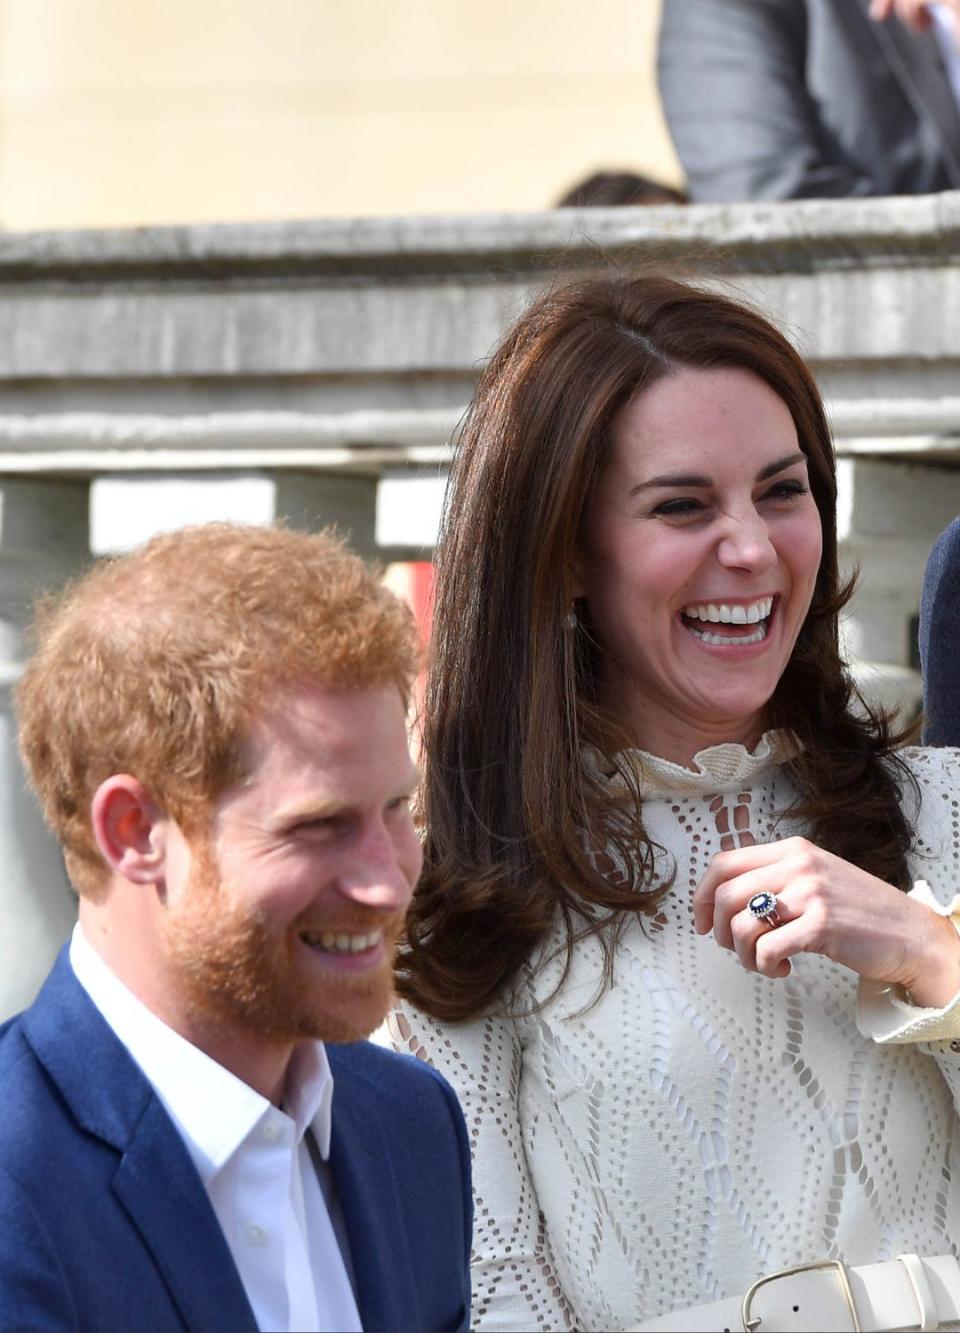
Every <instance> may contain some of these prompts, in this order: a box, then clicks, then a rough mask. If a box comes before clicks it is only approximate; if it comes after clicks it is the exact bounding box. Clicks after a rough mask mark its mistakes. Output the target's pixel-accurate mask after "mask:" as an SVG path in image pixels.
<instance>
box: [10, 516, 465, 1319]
mask: <svg viewBox="0 0 960 1333" xmlns="http://www.w3.org/2000/svg"><path fill="white" fill-rule="evenodd" d="M37 639H38V644H37V649H36V652H35V655H34V657H33V659H32V660H31V662H30V663H29V665H28V667H27V670H26V672H25V675H24V677H23V681H22V684H21V686H20V689H19V695H18V708H19V714H20V737H21V748H22V751H23V754H24V758H25V761H26V764H27V769H28V772H29V773H30V776H31V780H32V782H33V784H34V786H35V788H36V791H37V793H38V795H39V798H40V801H41V804H42V806H43V809H44V813H45V816H46V818H47V820H48V821H49V823H50V824H51V826H52V827H53V829H54V830H55V832H56V833H57V835H58V837H59V839H60V842H61V844H62V847H63V851H64V856H65V860H66V865H67V870H68V873H69V875H70V878H71V881H72V883H73V884H74V886H75V888H76V890H77V892H78V894H79V899H80V910H79V922H78V925H77V928H76V931H75V933H74V935H73V939H72V941H71V943H70V946H69V950H65V951H64V952H63V953H62V954H61V956H60V958H59V959H58V961H57V963H56V965H55V967H54V969H53V971H52V972H51V974H50V976H49V978H48V980H47V982H46V983H45V985H44V988H43V989H42V991H41V992H40V995H39V996H38V998H37V1000H36V1001H35V1003H34V1004H33V1006H32V1007H31V1008H30V1009H29V1010H27V1012H26V1013H24V1014H22V1015H20V1016H19V1017H18V1018H15V1019H13V1020H12V1021H11V1022H9V1023H8V1024H7V1025H5V1027H4V1028H2V1029H0V1106H2V1112H3V1113H2V1116H0V1328H11V1329H12V1328H16V1329H41V1328H43V1329H98V1330H112V1329H137V1330H140V1329H143V1330H147V1329H151V1330H152V1329H156V1330H160V1329H164V1330H168V1329H202V1330H218V1329H223V1330H238V1329H255V1328H258V1327H259V1328H260V1329H359V1328H361V1327H362V1328H365V1329H373V1328H378V1329H396V1328H404V1329H453V1328H466V1327H467V1322H468V1315H469V1310H468V1304H469V1287H468V1269H467V1264H468V1251H469V1243H470V1221H471V1218H470V1194H469V1180H468V1149H467V1143H466V1136H465V1132H464V1126H463V1119H462V1116H461V1114H460V1110H459V1107H458V1106H457V1104H456V1101H455V1099H454V1097H453V1094H452V1093H451V1092H450V1090H449V1088H448V1087H447V1085H446V1084H445V1083H444V1082H443V1081H442V1080H441V1079H440V1078H439V1076H438V1075H436V1074H435V1073H434V1072H433V1071H432V1070H431V1069H429V1068H428V1067H427V1066H425V1065H423V1064H420V1063H418V1062H417V1061H415V1060H412V1059H409V1058H401V1057H397V1056H393V1055H392V1054H388V1053H387V1052H385V1051H382V1050H380V1049H379V1048H377V1047H375V1046H373V1045H371V1044H369V1043H366V1042H363V1041H361V1040H359V1039H360V1038H363V1037H365V1036H366V1035H367V1034H368V1033H369V1032H370V1031H371V1030H372V1029H373V1028H374V1027H375V1026H376V1025H377V1024H378V1023H379V1022H380V1021H381V1019H382V1018H383V1017H384V1014H385V1012H386V1009H387V1007H388V1004H389V1001H390V998H391V990H392V988H391V975H392V961H393V949H394V942H395V940H396V937H397V933H398V931H399V929H400V926H401V924H402V921H403V917H404V911H405V909H406V906H407V903H408V900H409V897H410V894H411V892H412V889H413V886H414V883H415V881H416V879H417V876H418V874H419V870H420V860H421V857H420V847H419V843H418V840H417V836H416V833H415V830H414V827H413V823H412V819H411V814H410V798H411V795H412V792H413V790H414V786H415V783H416V771H415V770H414V768H413V766H412V764H411V760H410V757H409V753H408V750H407V743H406V732H405V701H406V699H407V696H408V692H409V689H410V686H411V683H412V679H413V673H414V669H415V664H416V649H415V646H414V637H413V630H412V626H411V622H410V618H409V616H408V614H407V612H406V611H405V610H404V608H403V607H401V605H400V604H399V603H398V602H397V601H395V599H394V598H393V597H392V596H391V595H390V594H389V593H388V592H386V590H385V589H383V588H382V587H380V585H379V584H377V582H376V581H375V580H374V578H373V577H372V576H371V574H370V573H369V572H368V571H367V570H366V568H365V567H364V566H363V565H362V563H361V562H360V561H359V560H357V559H356V558H355V557H353V556H352V555H350V554H348V553H347V552H346V551H345V550H344V549H343V548H342V547H341V546H340V545H339V544H338V543H336V542H335V541H333V540H332V539H330V538H329V537H326V536H322V535H321V536H306V535H303V534H297V533H294V532H288V531H277V530H270V529H255V528H240V527H232V526H229V525H212V526H210V527H202V528H195V529H187V530H185V531H182V532H180V533H176V534H174V535H172V536H165V537H160V538H157V539H156V540H154V541H153V542H151V543H150V544H148V545H147V546H146V547H144V548H142V549H141V550H140V551H138V552H135V553H134V554H132V555H130V556H127V557H123V558H120V559H118V560H116V561H113V562H110V563H107V564H103V565H101V566H99V567H97V568H95V569H94V570H93V572H92V573H90V574H89V575H88V576H86V577H85V578H84V579H82V580H80V581H79V583H77V584H76V585H75V586H74V587H72V588H70V589H68V590H67V592H66V594H65V595H64V597H63V598H62V599H61V601H60V602H59V604H56V605H55V606H53V607H52V608H50V609H48V610H47V611H46V612H45V613H44V614H43V615H42V617H41V619H40V622H39V625H38V629H37Z"/></svg>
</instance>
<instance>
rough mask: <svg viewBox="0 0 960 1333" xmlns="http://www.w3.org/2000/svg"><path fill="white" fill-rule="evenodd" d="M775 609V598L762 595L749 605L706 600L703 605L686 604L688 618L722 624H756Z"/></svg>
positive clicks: (685, 612) (684, 611) (685, 611)
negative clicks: (731, 604)
mask: <svg viewBox="0 0 960 1333" xmlns="http://www.w3.org/2000/svg"><path fill="white" fill-rule="evenodd" d="M772 610H773V598H772V597H761V598H760V600H759V601H757V602H750V603H749V604H748V605H747V606H727V604H726V602H706V603H704V604H703V605H702V606H699V605H698V606H685V607H684V608H683V614H684V615H685V616H686V617H687V619H688V620H712V621H713V622H714V623H715V624H721V625H756V624H757V623H758V622H759V621H761V620H766V618H767V616H769V614H770V612H771V611H772Z"/></svg>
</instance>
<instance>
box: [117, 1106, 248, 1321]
mask: <svg viewBox="0 0 960 1333" xmlns="http://www.w3.org/2000/svg"><path fill="white" fill-rule="evenodd" d="M113 1188H114V1191H115V1192H116V1194H117V1196H118V1198H119V1199H120V1200H121V1202H122V1203H123V1205H124V1207H125V1208H126V1210H127V1212H128V1213H129V1214H130V1217H131V1220H132V1221H133V1223H134V1225H135V1226H136V1228H137V1230H138V1231H139V1232H140V1234H141V1236H143V1239H144V1241H145V1242H146V1244H147V1247H148V1249H149V1250H150V1251H151V1253H152V1254H153V1257H154V1260H155V1262H156V1264H157V1267H158V1268H159V1269H160V1271H161V1272H162V1273H163V1276H164V1278H165V1280H166V1283H167V1286H168V1287H169V1288H170V1291H171V1293H172V1295H173V1298H174V1300H175V1302H176V1304H177V1306H178V1307H179V1309H180V1311H181V1313H182V1315H183V1318H184V1323H185V1324H186V1325H187V1327H188V1328H193V1329H203V1330H204V1333H206V1331H207V1330H210V1331H211V1333H220V1330H223V1333H228V1331H229V1330H235V1329H248V1330H255V1329H256V1327H257V1325H256V1321H255V1319H254V1317H253V1312H252V1310H251V1309H250V1305H249V1302H248V1301H247V1297H246V1293H245V1292H244V1290H243V1284H242V1283H241V1281H240V1276H239V1274H238V1272H237V1269H236V1265H235V1264H234V1262H233V1256H232V1255H231V1254H230V1251H229V1249H228V1247H227V1243H226V1241H225V1240H224V1236H223V1232H222V1231H221V1229H220V1224H219V1223H218V1221H217V1219H216V1216H215V1214H214V1211H213V1208H212V1207H211V1206H210V1202H209V1200H208V1198H207V1195H206V1192H205V1191H204V1189H203V1186H202V1184H201V1183H200V1180H199V1177H198V1176H197V1173H196V1171H195V1170H194V1166H193V1163H192V1162H191V1161H190V1158H189V1157H188V1155H187V1153H186V1150H185V1148H184V1146H183V1143H182V1142H181V1140H180V1136H179V1135H178V1133H177V1131H176V1130H175V1129H174V1127H173V1125H172V1124H171V1122H170V1119H169V1117H168V1116H167V1113H166V1112H165V1111H164V1109H163V1107H162V1106H161V1105H160V1102H159V1101H158V1100H157V1099H156V1098H155V1097H152V1098H151V1099H150V1102H149V1104H148V1106H147V1108H146V1110H145V1112H144V1114H143V1117H142V1118H141V1120H140V1122H139V1124H138V1125H137V1128H136V1132H135V1134H134V1136H133V1138H132V1139H131V1141H130V1144H129V1146H128V1148H127V1150H126V1152H125V1153H124V1155H123V1159H122V1161H121V1162H120V1166H119V1168H118V1170H117V1174H116V1176H115V1177H114V1180H113Z"/></svg>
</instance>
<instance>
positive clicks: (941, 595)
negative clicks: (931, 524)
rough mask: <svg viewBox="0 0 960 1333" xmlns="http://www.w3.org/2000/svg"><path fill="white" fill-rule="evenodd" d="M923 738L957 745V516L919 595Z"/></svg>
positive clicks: (959, 552)
mask: <svg viewBox="0 0 960 1333" xmlns="http://www.w3.org/2000/svg"><path fill="white" fill-rule="evenodd" d="M920 661H921V663H922V664H923V742H924V744H925V745H960V518H957V519H954V521H953V522H952V523H951V524H950V526H949V528H947V530H946V532H942V533H941V534H940V536H939V537H938V538H937V540H936V542H935V544H934V547H933V550H932V551H931V552H930V558H929V560H928V561H927V567H926V570H925V571H924V575H923V592H922V594H921V597H920Z"/></svg>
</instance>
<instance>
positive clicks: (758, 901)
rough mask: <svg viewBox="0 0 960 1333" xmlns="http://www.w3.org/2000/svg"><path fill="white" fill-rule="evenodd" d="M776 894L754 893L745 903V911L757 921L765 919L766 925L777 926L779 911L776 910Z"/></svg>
mask: <svg viewBox="0 0 960 1333" xmlns="http://www.w3.org/2000/svg"><path fill="white" fill-rule="evenodd" d="M777 907H778V904H777V895H776V894H775V893H767V891H766V890H764V891H763V893H755V894H754V895H753V897H752V898H751V899H750V901H749V902H748V903H747V911H748V912H749V913H750V915H751V916H755V917H756V918H757V920H758V921H765V922H766V923H767V925H768V926H779V924H780V913H779V911H778V910H777Z"/></svg>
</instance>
